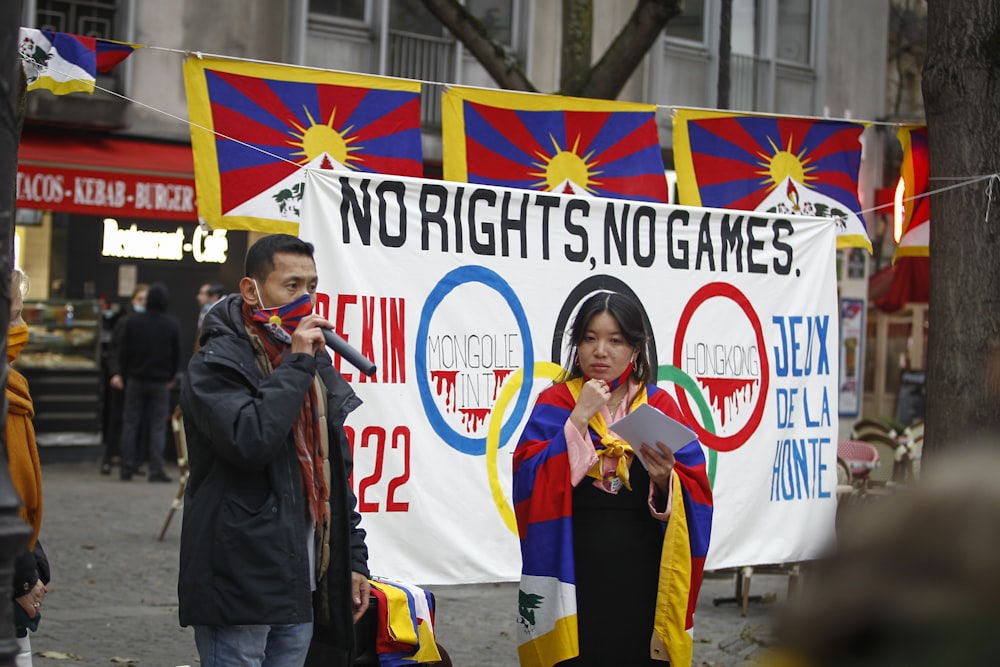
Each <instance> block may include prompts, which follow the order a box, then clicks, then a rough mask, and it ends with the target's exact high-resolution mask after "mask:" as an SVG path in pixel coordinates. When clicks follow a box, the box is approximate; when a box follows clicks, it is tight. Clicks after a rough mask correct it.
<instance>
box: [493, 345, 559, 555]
mask: <svg viewBox="0 0 1000 667" xmlns="http://www.w3.org/2000/svg"><path fill="white" fill-rule="evenodd" d="M562 372H563V369H562V366H560V365H559V364H554V363H552V362H551V361H539V362H536V363H535V368H534V377H536V378H538V377H541V378H547V379H549V380H555V379H556V378H557V377H559V375H560V374H562ZM523 381H524V369H523V368H519V369H517V371H515V372H514V373H513V374H512V375H511V376H510V377H509V378H508V379H507V381H506V382H504V384H503V389H501V390H500V395H499V396H497V402H496V404H495V405H494V406H493V410H492V411H491V413H490V428H489V430H488V431H487V432H486V476H487V478H488V479H489V481H490V493H491V494H492V496H493V503H494V504H495V505H496V506H497V511H498V512H500V518H501V519H503V522H504V524H505V525H506V526H507V528H508V529H509V530H510V532H512V533H514V534H515V535H517V519H516V518H515V517H514V508H513V507H511V505H510V502H509V501H508V500H507V496H506V495H505V494H504V491H503V488H501V486H500V477H499V475H498V470H497V453H498V452H499V451H500V428H501V427H502V426H503V414H504V412H505V411H506V409H507V404H508V403H510V401H511V399H512V398H513V397H514V395H515V394H516V393H517V392H518V391H519V390H520V389H521V383H522V382H523Z"/></svg>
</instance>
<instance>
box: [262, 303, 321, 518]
mask: <svg viewBox="0 0 1000 667" xmlns="http://www.w3.org/2000/svg"><path fill="white" fill-rule="evenodd" d="M242 314H243V325H244V326H245V327H246V330H247V335H249V336H250V339H251V340H252V341H254V342H255V343H257V344H258V345H260V347H261V348H262V349H263V352H264V356H265V357H266V361H267V362H268V364H269V365H270V367H269V368H264V369H262V370H263V371H264V373H265V374H270V373H271V371H272V370H273V369H275V368H277V367H278V366H279V365H280V364H281V362H282V360H283V359H284V356H285V355H286V354H288V351H289V350H290V349H291V348H289V346H288V345H285V344H283V343H279V342H278V341H276V340H275V339H274V338H272V337H271V336H270V332H269V331H268V329H267V328H266V326H265V325H264V324H261V323H259V322H255V321H254V316H253V309H252V308H251V307H250V305H249V304H247V303H245V302H244V304H243V308H242ZM317 400H318V399H317V392H316V384H315V382H314V383H313V384H312V385H311V386H310V387H309V391H308V393H306V397H305V400H303V401H302V408H301V409H300V410H299V414H298V415H297V416H296V417H295V423H294V424H293V425H292V434H293V436H294V438H295V449H296V451H297V452H298V457H299V473H300V475H301V477H302V489H303V491H304V492H305V494H306V500H307V502H308V505H309V515H310V516H311V517H312V519H313V521H315V522H316V525H317V526H323V525H324V523H325V522H326V520H327V519H328V518H329V511H330V489H329V487H328V486H327V482H326V475H325V473H324V466H325V458H326V457H325V456H324V455H323V448H322V443H321V442H320V435H319V423H318V417H317V410H316V408H317Z"/></svg>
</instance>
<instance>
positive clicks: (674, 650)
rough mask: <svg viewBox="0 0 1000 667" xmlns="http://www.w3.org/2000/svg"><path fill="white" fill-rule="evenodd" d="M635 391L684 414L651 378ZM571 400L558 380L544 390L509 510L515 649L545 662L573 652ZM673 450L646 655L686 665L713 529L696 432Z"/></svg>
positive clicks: (533, 663)
mask: <svg viewBox="0 0 1000 667" xmlns="http://www.w3.org/2000/svg"><path fill="white" fill-rule="evenodd" d="M640 394H641V395H644V399H639V398H638V396H637V400H636V401H633V403H632V407H633V409H634V407H636V406H638V405H639V404H640V403H641V402H643V401H645V402H648V403H649V404H650V405H652V406H653V407H656V408H658V409H660V410H662V411H663V412H664V413H666V414H668V415H669V416H671V417H673V418H675V419H683V417H682V415H681V414H680V410H679V409H678V408H677V405H676V403H674V401H673V399H672V398H671V397H670V396H669V394H667V393H666V392H665V391H663V390H661V389H660V388H659V387H657V386H656V385H648V386H647V387H646V391H645V392H640ZM574 404H575V400H574V398H573V395H572V393H571V390H570V388H569V387H567V386H566V384H565V383H564V384H559V385H555V386H554V387H552V388H550V389H547V390H546V391H544V392H543V393H542V394H541V396H539V397H538V401H537V402H536V404H535V408H534V410H533V411H532V414H531V417H530V418H529V420H528V423H527V425H526V426H525V429H524V432H523V433H522V435H521V440H520V442H519V443H518V445H517V449H516V451H515V452H514V487H513V497H514V511H515V514H516V515H517V524H518V533H519V537H520V539H521V562H522V566H521V586H520V590H519V592H518V607H519V611H520V618H519V624H518V625H519V628H518V629H519V638H518V644H519V645H518V654H519V656H520V660H521V665H522V666H525V667H549V666H551V665H554V664H556V663H558V662H561V661H563V660H568V659H569V658H572V657H575V656H577V655H579V634H578V630H577V620H576V573H575V565H574V560H573V523H572V518H573V508H572V492H573V486H572V482H571V481H570V470H569V463H568V455H567V451H566V437H565V432H564V427H565V424H566V420H567V419H568V418H569V414H570V412H572V410H573V406H574ZM592 437H595V438H596V433H592ZM674 458H675V461H676V464H675V466H674V473H675V474H674V475H673V482H672V483H673V485H674V490H673V504H672V506H671V517H670V520H669V521H668V522H667V524H666V526H665V527H664V540H663V550H662V552H661V556H660V576H659V583H658V587H657V591H658V592H657V599H656V611H655V615H654V618H653V619H652V627H651V628H650V632H651V635H652V642H651V651H652V652H653V653H654V656H653V657H656V658H661V659H667V658H669V660H670V662H671V665H673V666H674V667H678V666H684V667H686V666H688V665H690V664H691V659H692V638H691V634H690V632H691V630H692V628H693V622H694V618H693V615H694V608H695V604H696V603H697V600H698V591H699V590H700V588H701V579H702V573H703V570H704V565H705V555H706V554H707V552H708V542H709V537H710V533H711V525H712V492H711V489H710V487H709V484H708V476H707V474H706V470H705V457H704V454H703V453H702V450H701V445H700V444H699V443H698V442H697V441H694V442H692V443H691V444H689V445H687V446H685V447H682V448H681V449H679V450H678V451H677V452H676V453H675V454H674ZM659 651H662V653H660V652H659ZM664 654H665V655H664Z"/></svg>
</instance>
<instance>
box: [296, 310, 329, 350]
mask: <svg viewBox="0 0 1000 667" xmlns="http://www.w3.org/2000/svg"><path fill="white" fill-rule="evenodd" d="M332 328H333V323H332V322H330V320H328V319H326V318H323V317H320V316H319V315H316V314H312V315H306V316H305V317H303V318H302V321H301V322H299V326H297V327H296V328H295V333H293V334H292V352H305V353H306V354H316V353H317V352H319V351H320V350H322V349H323V348H325V347H326V341H325V340H324V338H323V331H322V330H323V329H332Z"/></svg>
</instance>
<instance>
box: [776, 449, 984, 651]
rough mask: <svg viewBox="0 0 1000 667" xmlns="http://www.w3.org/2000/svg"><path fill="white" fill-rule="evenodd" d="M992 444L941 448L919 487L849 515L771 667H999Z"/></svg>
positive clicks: (808, 584)
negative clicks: (833, 548)
mask: <svg viewBox="0 0 1000 667" xmlns="http://www.w3.org/2000/svg"><path fill="white" fill-rule="evenodd" d="M997 440H998V437H997V434H992V435H991V436H989V437H986V438H984V439H983V440H982V441H981V442H977V443H973V444H972V445H969V446H966V445H963V444H961V443H947V444H946V446H944V447H942V448H941V449H940V452H939V456H937V457H935V458H934V460H933V464H934V465H925V466H923V467H922V468H921V476H920V480H919V482H918V483H915V484H913V485H911V486H907V487H901V488H898V489H897V491H896V492H895V493H894V494H892V495H889V496H881V497H874V499H871V500H869V501H868V502H864V503H857V504H852V505H850V506H848V507H847V508H846V509H845V510H844V511H843V513H842V514H841V517H840V519H839V520H838V533H837V548H836V551H835V553H834V554H832V555H831V556H829V557H828V558H825V559H822V560H819V561H817V562H815V563H811V564H810V565H809V569H808V570H807V572H806V577H805V582H804V584H803V586H802V588H801V589H800V594H799V595H798V596H796V597H794V598H790V599H789V603H788V605H787V606H786V607H785V608H784V609H783V611H782V613H781V615H780V616H779V619H778V623H777V626H776V635H777V637H778V639H779V640H780V642H779V646H780V648H779V649H778V651H779V655H778V656H776V660H777V661H776V662H774V663H772V664H783V665H796V666H801V667H869V666H870V667H938V666H939V665H962V666H963V667H966V666H972V665H976V666H978V665H984V666H985V665H1000V644H998V643H997V641H996V630H997V628H998V627H1000V606H998V604H997V600H998V599H1000V568H998V567H997V563H998V562H1000V522H998V521H997V517H998V516H1000V485H998V484H997V480H998V479H1000V451H998V450H997Z"/></svg>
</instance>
